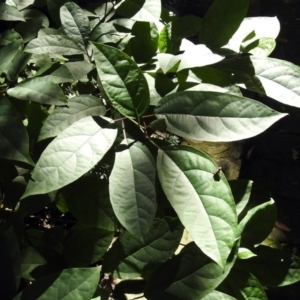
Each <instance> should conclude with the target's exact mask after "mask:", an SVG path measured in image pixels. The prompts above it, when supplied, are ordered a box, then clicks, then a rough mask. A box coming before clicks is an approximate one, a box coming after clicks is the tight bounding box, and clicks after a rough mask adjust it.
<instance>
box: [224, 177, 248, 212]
mask: <svg viewBox="0 0 300 300" xmlns="http://www.w3.org/2000/svg"><path fill="white" fill-rule="evenodd" d="M228 183H229V185H230V188H231V192H232V195H233V198H234V202H235V205H236V213H237V215H239V214H240V213H241V212H242V211H243V210H244V208H245V207H246V205H247V204H248V202H249V199H250V195H251V190H252V183H253V182H252V181H251V180H244V179H238V180H229V181H228Z"/></svg>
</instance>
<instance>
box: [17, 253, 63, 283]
mask: <svg viewBox="0 0 300 300" xmlns="http://www.w3.org/2000/svg"><path fill="white" fill-rule="evenodd" d="M64 267H66V263H65V261H64V259H63V257H62V256H61V255H60V254H59V253H58V252H56V251H55V250H53V249H51V248H49V247H37V248H33V247H28V248H25V249H23V250H22V251H21V272H20V276H21V278H25V279H27V280H36V279H37V278H40V277H43V276H47V275H49V274H51V273H55V272H58V271H61V270H62V269H63V268H64Z"/></svg>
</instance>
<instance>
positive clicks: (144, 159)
mask: <svg viewBox="0 0 300 300" xmlns="http://www.w3.org/2000/svg"><path fill="white" fill-rule="evenodd" d="M109 193H110V200H111V203H112V206H113V209H114V212H115V214H116V216H117V218H118V220H119V221H120V223H121V224H122V225H123V226H124V227H125V228H126V229H127V230H128V231H129V232H130V233H131V234H132V235H135V236H137V237H138V238H140V239H143V236H144V234H145V232H146V231H147V230H148V229H149V228H150V226H151V224H152V221H153V219H154V216H155V213H156V192H155V162H154V159H153V157H152V154H151V153H150V151H149V150H148V148H147V147H146V146H145V145H143V144H141V143H140V142H135V141H133V140H129V139H127V140H124V141H123V142H122V143H121V145H120V149H119V150H118V151H117V152H116V158H115V163H114V167H113V170H112V172H111V175H110V178H109Z"/></svg>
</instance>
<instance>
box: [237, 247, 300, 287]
mask: <svg viewBox="0 0 300 300" xmlns="http://www.w3.org/2000/svg"><path fill="white" fill-rule="evenodd" d="M253 252H254V253H255V254H256V255H257V256H255V257H252V258H250V259H243V260H237V262H236V267H237V268H239V269H241V270H246V271H248V272H249V273H251V274H253V275H254V276H255V277H256V278H257V279H258V281H259V282H260V284H261V285H263V286H270V287H276V286H285V285H289V284H292V283H295V282H297V281H299V280H300V259H299V257H297V256H295V255H293V254H290V253H289V252H287V251H282V250H278V249H273V248H270V247H266V246H258V247H256V248H254V249H253Z"/></svg>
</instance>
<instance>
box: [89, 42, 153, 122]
mask: <svg viewBox="0 0 300 300" xmlns="http://www.w3.org/2000/svg"><path fill="white" fill-rule="evenodd" d="M93 49H94V57H95V63H96V67H97V71H98V75H99V78H100V83H101V87H102V89H103V90H104V92H105V94H106V96H107V97H108V99H109V100H110V101H111V102H112V104H113V105H114V106H115V108H116V109H118V111H119V112H120V113H121V114H123V115H125V116H128V117H136V116H141V115H142V114H143V113H144V112H145V111H146V110H147V108H148V106H149V101H150V100H149V88H148V84H147V81H146V79H145V77H144V75H143V73H142V71H141V69H140V68H139V67H138V66H137V64H136V63H135V62H134V61H133V60H132V59H131V58H130V57H129V56H128V55H126V54H125V53H123V52H121V51H120V50H117V49H115V48H113V47H110V46H106V45H101V44H93Z"/></svg>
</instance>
